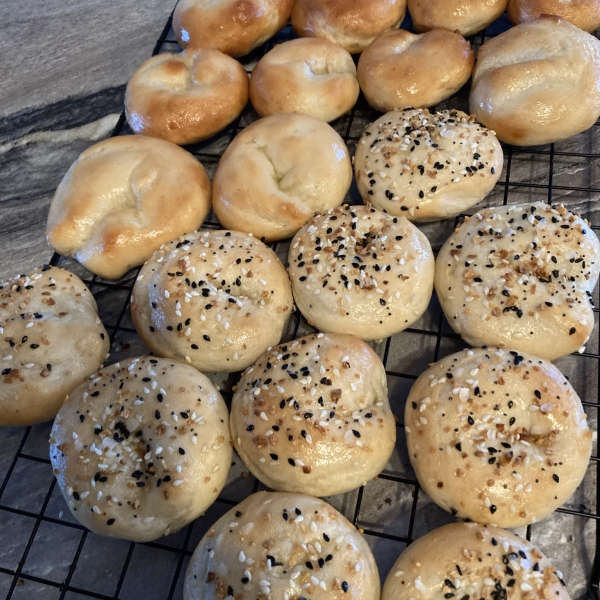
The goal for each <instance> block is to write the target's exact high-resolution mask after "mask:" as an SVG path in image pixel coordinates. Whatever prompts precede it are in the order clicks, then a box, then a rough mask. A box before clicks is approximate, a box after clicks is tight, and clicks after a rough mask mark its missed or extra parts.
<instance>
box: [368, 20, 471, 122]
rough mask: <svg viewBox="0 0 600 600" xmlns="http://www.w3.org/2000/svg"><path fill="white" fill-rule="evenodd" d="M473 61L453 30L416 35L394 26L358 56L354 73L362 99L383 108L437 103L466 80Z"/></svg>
mask: <svg viewBox="0 0 600 600" xmlns="http://www.w3.org/2000/svg"><path fill="white" fill-rule="evenodd" d="M474 64H475V54H474V53H473V50H472V49H471V44H469V42H467V40H465V38H464V37H463V36H462V35H460V33H458V32H453V31H447V30H446V29H433V30H431V31H428V32H427V33H424V34H421V35H417V34H414V33H410V32H409V31H406V30H405V29H396V30H393V31H388V32H386V33H384V34H382V35H380V36H379V37H378V38H376V39H375V41H374V42H373V43H372V44H371V45H370V46H369V47H368V48H367V49H366V50H365V51H364V52H363V53H362V54H361V55H360V59H359V61H358V71H357V75H358V82H359V84H360V89H361V90H362V91H363V94H364V95H365V98H366V99H367V102H368V103H369V104H370V105H371V106H372V107H373V108H375V109H377V110H380V111H381V112H387V111H389V110H393V109H395V108H404V107H405V106H415V107H417V108H423V107H429V106H433V105H434V104H439V103H440V102H442V101H443V100H446V98H449V97H450V96H452V94H454V93H455V92H458V90H459V89H460V88H461V87H462V86H463V85H464V84H465V83H467V81H468V80H469V77H471V71H472V70H473V65H474Z"/></svg>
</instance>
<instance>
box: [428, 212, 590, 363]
mask: <svg viewBox="0 0 600 600" xmlns="http://www.w3.org/2000/svg"><path fill="white" fill-rule="evenodd" d="M599 252H600V242H599V241H598V238H597V237H596V234H595V233H594V232H593V231H592V229H591V227H590V226H589V225H588V224H587V223H586V222H585V221H584V220H583V219H582V218H580V217H579V216H578V215H576V214H574V213H572V212H570V211H568V210H567V209H566V208H565V207H564V206H562V205H553V206H549V205H548V204H544V203H542V202H535V203H533V204H517V205H509V206H497V207H494V208H487V209H484V210H482V211H480V212H479V213H477V214H475V215H474V216H473V217H470V218H469V217H467V218H466V219H465V222H464V223H462V224H460V225H459V226H458V227H457V228H456V229H455V230H454V233H453V234H452V235H451V236H450V237H449V238H448V240H446V242H445V243H444V245H443V246H442V249H441V250H440V253H439V254H438V257H437V260H436V271H435V289H436V292H437V295H438V298H439V301H440V304H441V306H442V309H443V311H444V313H445V315H446V318H447V319H448V322H449V323H450V325H451V326H452V328H453V329H454V331H456V332H457V333H459V334H460V335H461V337H462V338H463V339H464V340H465V341H466V342H467V343H468V344H470V345H471V346H485V345H490V346H502V347H505V348H512V349H514V350H519V351H521V352H528V353H530V354H534V355H537V356H540V357H541V358H545V359H546V360H555V359H557V358H560V357H561V356H565V355H567V354H569V353H571V352H576V351H577V350H579V348H581V346H583V344H585V343H586V341H587V339H588V338H589V337H590V334H591V332H592V329H593V328H594V314H593V311H592V309H593V304H592V298H591V295H592V290H593V289H594V286H595V285H596V282H597V280H598V273H599V270H600V264H599V262H598V258H599V256H598V253H599Z"/></svg>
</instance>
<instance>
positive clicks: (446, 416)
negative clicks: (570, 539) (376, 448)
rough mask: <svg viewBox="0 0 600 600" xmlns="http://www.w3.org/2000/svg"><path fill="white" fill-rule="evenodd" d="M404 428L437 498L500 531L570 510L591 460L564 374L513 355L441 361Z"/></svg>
mask: <svg viewBox="0 0 600 600" xmlns="http://www.w3.org/2000/svg"><path fill="white" fill-rule="evenodd" d="M404 423H405V426H406V443H407V446H408V455H409V457H410V461H411V463H412V465H413V468H414V469H415V473H416V475H417V479H418V480H419V483H420V485H421V486H422V487H423V489H424V490H425V492H426V493H427V494H428V495H429V496H430V497H431V499H432V500H433V501H434V502H436V504H438V505H439V506H441V507H442V508H444V509H445V510H447V511H449V512H452V514H454V515H456V516H458V517H460V518H462V519H470V520H472V521H477V522H478V523H492V524H494V525H498V526H500V527H520V526H522V525H528V524H529V523H534V522H535V521H539V520H540V519H543V518H544V517H546V516H547V515H549V514H550V513H551V512H552V511H553V510H554V509H555V508H558V507H559V506H560V505H561V504H563V503H564V502H565V501H566V500H567V499H568V498H569V497H570V496H571V495H572V494H573V492H574V491H575V489H576V488H577V486H578V485H579V484H580V483H581V481H582V480H583V477H584V475H585V472H586V469H587V467H588V463H589V459H590V454H591V451H592V432H591V430H590V429H589V428H588V426H587V422H586V418H585V414H584V412H583V407H582V405H581V401H580V400H579V397H578V396H577V394H576V393H575V390H574V389H573V388H572V387H571V385H570V384H569V382H568V381H567V380H566V378H565V377H564V375H563V374H562V373H561V372H560V371H559V370H558V369H557V368H556V367H555V366H554V365H552V364H551V363H549V362H546V361H545V360H542V359H540V358H536V357H533V356H530V355H528V354H521V353H519V352H516V351H514V350H500V349H498V348H485V349H480V348H478V349H475V350H465V351H464V352H459V353H456V354H451V355H450V356H447V357H445V358H443V359H442V360H440V361H439V362H438V363H436V364H435V365H434V366H432V367H430V368H429V369H427V370H426V371H425V372H424V373H423V374H422V375H421V376H420V377H419V378H418V379H417V381H416V382H415V384H414V385H413V387H412V389H411V390H410V394H409V395H408V399H407V401H406V410H405V417H404ZM465 490H469V493H468V494H466V493H465Z"/></svg>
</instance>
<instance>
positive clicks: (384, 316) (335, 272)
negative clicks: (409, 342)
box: [288, 205, 435, 340]
mask: <svg viewBox="0 0 600 600" xmlns="http://www.w3.org/2000/svg"><path fill="white" fill-rule="evenodd" d="M288 263H289V267H288V269H289V273H290V279H291V281H292V291H293V293H294V299H295V301H296V305H297V306H298V308H299V309H300V312H301V313H302V314H303V315H304V316H305V317H306V320H307V321H308V322H309V323H310V324H311V325H313V326H314V327H316V328H317V329H319V330H320V331H327V332H337V333H349V334H351V335H355V336H356V337H358V338H361V339H363V340H380V339H383V338H385V337H388V336H390V335H393V334H395V333H398V332H399V331H403V330H404V329H406V328H407V327H409V326H410V325H412V324H413V323H414V322H415V321H417V320H418V319H419V317H421V315H422V314H423V313H424V312H425V311H426V310H427V306H428V305H429V300H430V299H431V294H432V292H433V277H434V271H435V261H434V258H433V252H432V250H431V246H430V244H429V241H428V240H427V238H426V237H425V235H424V234H423V233H421V232H420V231H419V230H418V229H417V228H416V227H415V226H414V225H413V224H412V223H410V222H409V221H407V220H406V219H405V218H404V217H391V216H389V215H386V214H385V213H383V212H381V211H378V210H375V209H373V208H371V207H370V206H348V205H344V206H341V207H338V208H334V209H331V210H329V211H328V212H326V213H324V214H317V215H316V216H315V217H314V218H313V219H311V220H310V221H309V222H308V223H307V224H306V225H305V226H304V227H303V228H302V229H301V230H300V231H299V232H298V233H297V234H296V236H295V237H294V239H293V241H292V243H291V245H290V250H289V257H288Z"/></svg>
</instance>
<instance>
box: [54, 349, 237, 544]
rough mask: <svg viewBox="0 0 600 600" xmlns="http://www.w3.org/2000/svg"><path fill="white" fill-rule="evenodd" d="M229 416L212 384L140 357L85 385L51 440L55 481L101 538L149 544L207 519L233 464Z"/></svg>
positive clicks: (180, 367) (176, 366)
mask: <svg viewBox="0 0 600 600" xmlns="http://www.w3.org/2000/svg"><path fill="white" fill-rule="evenodd" d="M227 419H228V415H227V407H226V406H225V402H224V401H223V398H222V397H221V395H220V394H219V392H218V391H217V390H216V388H215V387H214V386H213V384H212V383H211V382H210V380H209V379H208V377H206V376H205V375H203V374H202V373H199V372H198V371H197V370H196V369H194V368H193V367H190V366H188V365H184V364H181V363H178V362H174V361H169V360H163V359H162V358H153V357H150V356H142V357H137V358H132V359H128V360H126V361H123V362H121V363H115V364H114V365H111V366H109V367H106V368H104V369H102V370H100V371H98V373H97V374H96V377H94V379H92V380H90V381H89V382H88V383H84V384H82V385H81V386H79V387H78V388H77V389H76V390H75V391H74V392H73V393H72V394H71V396H70V398H69V400H68V401H67V402H66V403H65V404H64V405H63V407H62V408H61V410H60V411H59V413H58V415H57V416H56V420H55V421H54V426H53V427H52V432H51V434H50V459H51V461H52V467H53V469H54V474H55V475H56V479H57V481H58V485H59V487H60V490H61V492H62V493H63V496H64V497H65V500H66V502H67V505H68V506H69V509H70V510H71V512H72V513H73V516H74V517H75V518H76V519H77V520H78V521H79V522H80V523H81V524H82V525H85V526H86V527H87V528H88V529H91V530H92V531H93V532H94V533H100V534H103V535H109V536H112V537H118V538H122V539H126V540H131V541H134V542H148V541H151V540H155V539H156V538H158V537H160V536H163V535H168V534H169V533H173V532H175V531H178V530H179V529H181V528H182V527H183V526H185V525H187V524H188V523H191V522H192V521H193V520H194V519H196V518H197V517H199V516H200V515H201V514H202V513H203V512H204V511H205V510H206V509H207V508H208V507H209V506H210V505H211V504H212V503H213V502H214V501H215V500H216V498H217V496H218V495H219V492H220V491H221V490H222V489H223V486H224V485H225V481H226V479H227V474H228V472H229V467H230V464H231V456H232V450H231V440H230V436H229V430H228V427H227Z"/></svg>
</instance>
